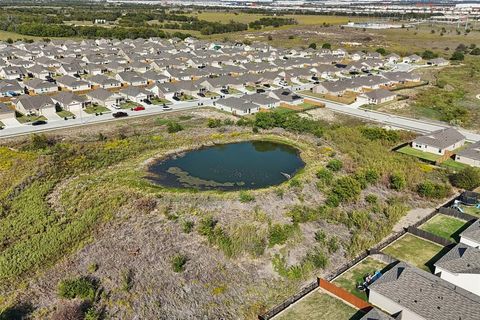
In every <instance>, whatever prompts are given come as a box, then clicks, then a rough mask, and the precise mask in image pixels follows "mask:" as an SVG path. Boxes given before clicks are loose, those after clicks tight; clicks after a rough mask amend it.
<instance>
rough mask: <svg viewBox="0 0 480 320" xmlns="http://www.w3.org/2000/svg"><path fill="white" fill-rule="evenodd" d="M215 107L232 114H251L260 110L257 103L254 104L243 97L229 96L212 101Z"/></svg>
mask: <svg viewBox="0 0 480 320" xmlns="http://www.w3.org/2000/svg"><path fill="white" fill-rule="evenodd" d="M214 106H215V108H217V109H219V110H222V111H227V112H230V113H232V114H233V115H239V116H244V115H247V114H253V113H256V112H258V111H259V110H260V106H259V105H258V104H254V103H252V102H251V101H248V100H246V99H243V98H237V97H229V98H226V99H219V100H217V101H216V102H215V103H214Z"/></svg>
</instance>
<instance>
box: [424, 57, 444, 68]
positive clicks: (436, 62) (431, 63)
mask: <svg viewBox="0 0 480 320" xmlns="http://www.w3.org/2000/svg"><path fill="white" fill-rule="evenodd" d="M449 64H450V62H449V61H448V60H445V59H443V58H435V59H430V60H428V61H427V65H429V66H435V67H443V66H448V65H449Z"/></svg>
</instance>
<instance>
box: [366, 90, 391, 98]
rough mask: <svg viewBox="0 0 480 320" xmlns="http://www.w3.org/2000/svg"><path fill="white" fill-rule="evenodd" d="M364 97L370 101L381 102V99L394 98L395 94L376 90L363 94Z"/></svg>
mask: <svg viewBox="0 0 480 320" xmlns="http://www.w3.org/2000/svg"><path fill="white" fill-rule="evenodd" d="M365 95H366V96H367V97H368V98H370V99H375V100H381V99H385V98H388V97H392V96H395V93H393V92H390V91H388V90H386V89H377V90H373V91H370V92H367V93H365Z"/></svg>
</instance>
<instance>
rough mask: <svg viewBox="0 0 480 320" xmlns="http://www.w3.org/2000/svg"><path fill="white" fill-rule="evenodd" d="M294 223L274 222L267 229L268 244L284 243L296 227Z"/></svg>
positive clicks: (271, 245)
mask: <svg viewBox="0 0 480 320" xmlns="http://www.w3.org/2000/svg"><path fill="white" fill-rule="evenodd" d="M297 228H298V227H297V225H296V224H284V225H282V224H274V225H272V226H270V229H269V231H268V245H269V246H270V247H273V246H274V245H276V244H280V245H282V244H284V243H285V242H286V241H287V240H288V239H289V238H290V237H291V236H292V235H293V233H294V232H295V230H296V229H297Z"/></svg>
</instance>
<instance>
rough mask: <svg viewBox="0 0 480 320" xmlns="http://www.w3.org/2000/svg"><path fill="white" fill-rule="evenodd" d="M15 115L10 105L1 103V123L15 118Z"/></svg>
mask: <svg viewBox="0 0 480 320" xmlns="http://www.w3.org/2000/svg"><path fill="white" fill-rule="evenodd" d="M14 116H15V113H14V112H13V110H12V109H10V107H9V105H7V104H6V103H3V102H0V121H1V120H3V119H8V118H13V117H14Z"/></svg>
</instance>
